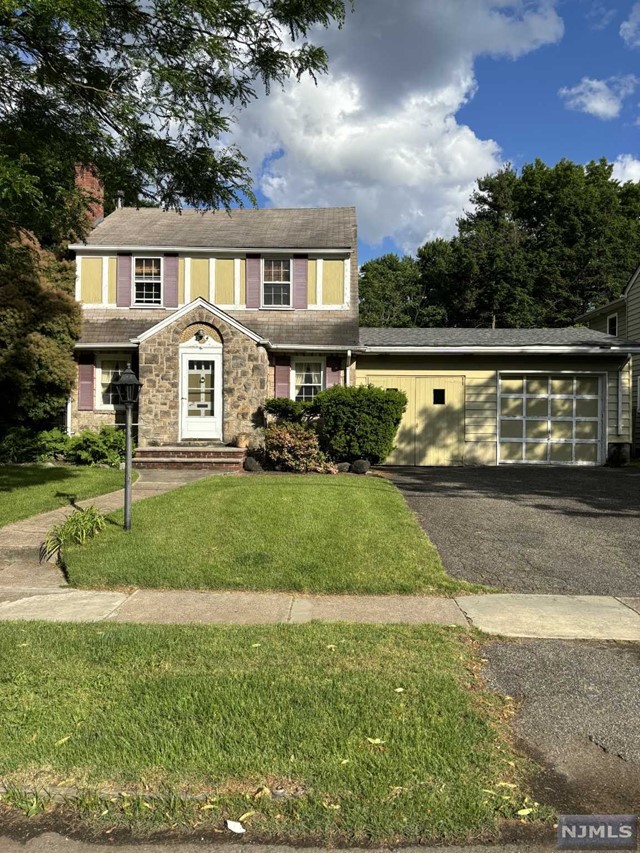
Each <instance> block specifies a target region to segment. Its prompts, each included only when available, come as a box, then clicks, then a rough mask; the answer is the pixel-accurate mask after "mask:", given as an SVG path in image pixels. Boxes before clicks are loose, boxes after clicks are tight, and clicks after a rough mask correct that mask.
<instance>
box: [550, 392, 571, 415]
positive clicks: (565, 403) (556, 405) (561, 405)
mask: <svg viewBox="0 0 640 853" xmlns="http://www.w3.org/2000/svg"><path fill="white" fill-rule="evenodd" d="M550 405H551V417H552V418H570V417H572V416H573V399H567V398H562V397H561V398H559V399H556V398H554V399H552V400H551V404H550Z"/></svg>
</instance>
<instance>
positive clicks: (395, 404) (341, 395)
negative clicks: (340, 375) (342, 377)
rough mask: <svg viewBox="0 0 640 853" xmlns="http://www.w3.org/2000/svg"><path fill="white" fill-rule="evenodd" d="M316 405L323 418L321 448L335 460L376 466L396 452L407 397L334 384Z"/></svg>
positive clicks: (372, 386) (366, 386) (362, 387)
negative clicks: (362, 460)
mask: <svg viewBox="0 0 640 853" xmlns="http://www.w3.org/2000/svg"><path fill="white" fill-rule="evenodd" d="M313 404H314V410H315V411H316V412H317V414H319V415H320V418H321V426H320V442H321V447H322V449H323V450H324V451H325V452H326V453H328V455H329V456H330V457H331V458H332V459H334V460H336V461H341V462H342V461H346V462H353V461H355V460H356V459H368V460H369V462H371V463H373V464H375V463H377V462H383V461H384V460H385V459H386V458H387V456H388V455H389V453H391V451H392V450H393V442H394V439H395V437H396V432H397V431H398V427H399V426H400V421H401V420H402V415H403V413H404V410H405V409H406V407H407V397H406V394H404V392H402V391H397V390H395V389H388V390H385V389H384V388H376V387H375V386H374V385H357V386H353V387H348V388H346V387H344V386H342V385H334V386H333V388H328V389H327V390H326V391H321V392H320V393H319V394H318V395H317V396H316V398H315V400H314V401H313Z"/></svg>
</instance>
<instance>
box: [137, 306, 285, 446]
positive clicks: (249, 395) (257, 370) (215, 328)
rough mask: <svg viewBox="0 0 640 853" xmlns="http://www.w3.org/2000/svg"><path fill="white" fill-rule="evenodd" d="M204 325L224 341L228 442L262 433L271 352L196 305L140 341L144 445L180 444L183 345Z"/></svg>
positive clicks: (225, 432)
mask: <svg viewBox="0 0 640 853" xmlns="http://www.w3.org/2000/svg"><path fill="white" fill-rule="evenodd" d="M198 328H202V329H203V331H205V332H206V334H207V335H209V336H210V337H212V338H213V339H214V340H219V341H221V343H222V372H223V441H224V443H225V444H231V443H232V442H234V441H235V439H236V437H237V436H238V434H239V433H251V434H253V435H254V436H255V437H256V438H257V437H259V435H260V428H261V427H262V419H261V415H260V407H261V406H262V404H263V403H264V401H265V399H266V397H267V383H268V372H269V359H268V355H267V352H266V350H265V349H264V348H263V347H262V346H259V345H257V344H256V343H255V342H254V341H253V340H252V339H251V338H249V337H248V336H247V335H245V334H244V333H243V332H241V331H239V330H237V329H235V328H234V327H233V326H231V325H229V324H228V323H226V322H225V321H224V320H222V319H219V318H218V317H216V316H214V315H212V314H211V313H210V312H209V311H207V310H206V309H205V308H194V309H193V310H192V311H189V312H188V313H187V314H186V315H184V316H183V317H180V318H179V319H177V320H176V321H175V322H174V323H171V324H170V325H169V326H167V327H166V328H164V329H161V330H160V331H159V332H157V333H156V334H155V335H153V336H152V337H150V338H149V339H148V340H146V341H143V342H142V343H141V344H140V348H139V376H140V380H141V382H142V383H143V388H142V391H141V394H140V403H139V418H138V443H139V445H140V446H141V447H148V446H150V445H162V444H177V443H178V440H179V430H180V344H181V343H183V342H185V341H187V340H190V339H191V338H192V337H193V335H194V334H195V332H196V331H197V330H198Z"/></svg>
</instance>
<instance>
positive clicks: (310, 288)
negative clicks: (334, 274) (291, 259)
mask: <svg viewBox="0 0 640 853" xmlns="http://www.w3.org/2000/svg"><path fill="white" fill-rule="evenodd" d="M317 267H318V264H317V263H316V261H315V260H310V261H309V262H308V267H307V304H308V305H317V304H318V297H317V291H316V270H317Z"/></svg>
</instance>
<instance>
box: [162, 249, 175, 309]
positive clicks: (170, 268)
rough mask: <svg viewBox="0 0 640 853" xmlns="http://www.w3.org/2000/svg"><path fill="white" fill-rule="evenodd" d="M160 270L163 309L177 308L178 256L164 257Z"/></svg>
mask: <svg viewBox="0 0 640 853" xmlns="http://www.w3.org/2000/svg"><path fill="white" fill-rule="evenodd" d="M162 265H163V270H162V289H163V291H164V295H163V301H164V307H165V308H177V307H178V256H177V255H175V254H172V255H165V256H164V261H163V264H162Z"/></svg>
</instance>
